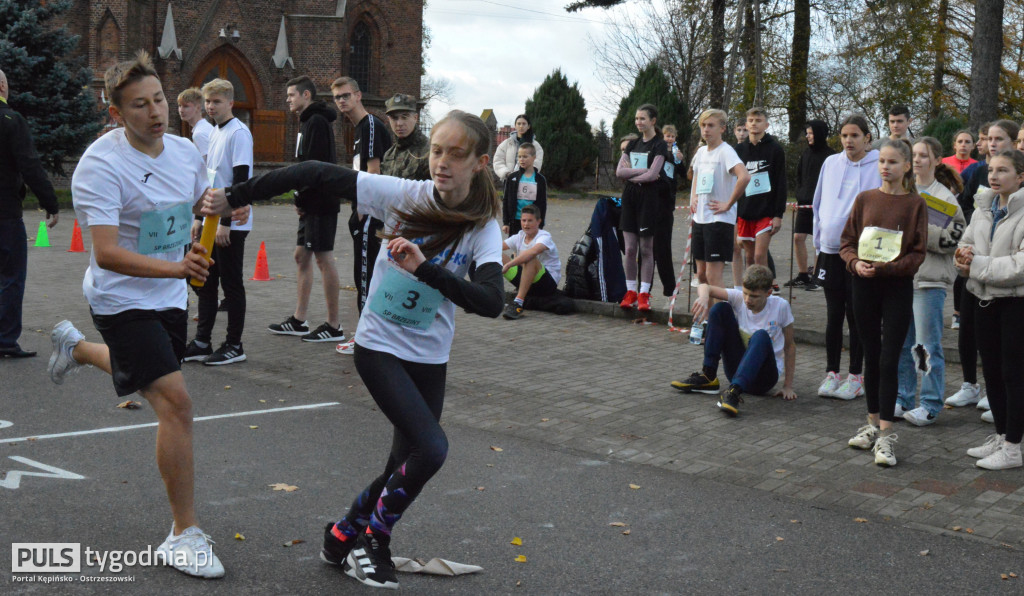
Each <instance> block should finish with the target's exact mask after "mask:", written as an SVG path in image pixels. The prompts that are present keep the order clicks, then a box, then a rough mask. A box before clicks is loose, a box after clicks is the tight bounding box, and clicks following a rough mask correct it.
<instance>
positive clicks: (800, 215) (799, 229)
mask: <svg viewBox="0 0 1024 596" xmlns="http://www.w3.org/2000/svg"><path fill="white" fill-rule="evenodd" d="M793 233H794V234H813V233H814V209H811V208H810V205H807V207H804V206H803V205H801V206H800V208H799V209H797V210H796V223H795V224H793Z"/></svg>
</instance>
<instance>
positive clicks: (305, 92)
mask: <svg viewBox="0 0 1024 596" xmlns="http://www.w3.org/2000/svg"><path fill="white" fill-rule="evenodd" d="M288 108H289V109H290V110H291V111H292V112H295V113H296V114H298V115H299V122H300V123H301V126H300V127H299V136H298V138H297V139H296V141H295V159H296V160H298V161H311V160H312V161H322V162H326V163H331V164H333V163H337V161H338V153H337V149H336V148H335V144H334V130H333V129H332V123H333V122H334V121H335V120H336V119H337V118H338V114H337V112H335V111H334V109H333V108H331V107H329V106H328V105H327V104H326V103H324V102H323V100H319V99H316V85H315V84H314V83H313V81H312V80H310V78H309V77H306V76H302V77H296V78H294V79H292V80H290V81H288ZM340 210H341V199H340V198H339V197H337V196H332V195H324V194H323V193H322V192H320V191H318V190H317V189H313V188H309V189H305V190H303V191H302V192H296V193H295V211H296V212H297V213H298V214H299V233H298V237H297V240H296V245H295V264H296V266H297V268H298V270H297V272H296V276H295V277H296V280H297V282H298V283H297V284H296V285H297V286H298V297H297V298H298V299H297V300H296V302H295V312H294V313H293V314H292V315H291V316H290V317H288V318H287V319H285V320H284V321H283V322H281V323H275V324H273V325H270V326H269V327H268V328H267V329H268V330H269V331H270V332H271V333H276V334H278V335H301V336H302V341H308V342H332V341H345V332H344V331H343V330H342V328H341V318H340V315H339V314H338V286H339V282H338V268H337V266H335V264H334V237H335V236H336V235H337V232H338V211H340ZM314 257H315V258H316V266H317V267H318V268H319V269H320V277H321V278H323V283H324V299H325V301H326V302H327V320H326V321H325V322H324V323H323V324H322V325H320V326H319V327H317V328H316V329H313V330H310V328H309V322H308V321H307V320H306V310H307V309H308V308H309V296H310V294H312V293H313V262H312V261H313V258H314Z"/></svg>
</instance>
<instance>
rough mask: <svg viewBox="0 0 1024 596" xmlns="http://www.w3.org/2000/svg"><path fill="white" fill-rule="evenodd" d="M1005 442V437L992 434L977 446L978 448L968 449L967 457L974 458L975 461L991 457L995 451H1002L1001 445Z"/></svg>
mask: <svg viewBox="0 0 1024 596" xmlns="http://www.w3.org/2000/svg"><path fill="white" fill-rule="evenodd" d="M1005 441H1006V435H1000V434H997V433H993V434H991V435H989V436H988V437H987V438H986V439H985V442H984V443H982V444H981V445H980V446H978V447H971V448H970V449H968V450H967V455H969V456H971V457H974V458H977V459H982V458H986V457H988V456H990V455H992V454H993V453H995V452H996V451H999V450H1000V449H1002V448H1003V443H1004V442H1005Z"/></svg>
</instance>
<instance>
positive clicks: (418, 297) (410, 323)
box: [369, 265, 444, 329]
mask: <svg viewBox="0 0 1024 596" xmlns="http://www.w3.org/2000/svg"><path fill="white" fill-rule="evenodd" d="M443 299H444V297H443V296H441V292H438V291H437V290H435V289H434V288H432V287H430V286H428V285H427V284H425V283H423V282H421V281H419V280H417V279H414V278H413V277H412V276H410V275H409V274H407V273H405V272H404V271H401V270H400V269H398V268H397V267H395V266H394V265H389V266H388V268H387V270H386V271H385V272H384V277H383V278H382V279H381V283H380V286H379V287H378V288H377V291H376V292H375V293H374V294H373V296H372V297H371V298H370V304H369V307H370V310H371V311H373V312H375V313H377V314H378V315H380V316H382V317H384V320H386V321H388V322H389V323H394V324H395V325H402V326H403V327H413V328H415V329H427V328H429V327H430V326H431V325H432V324H433V323H434V317H435V316H436V315H437V309H438V307H439V306H440V305H441V301H442V300H443Z"/></svg>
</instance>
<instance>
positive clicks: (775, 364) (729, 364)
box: [672, 265, 796, 416]
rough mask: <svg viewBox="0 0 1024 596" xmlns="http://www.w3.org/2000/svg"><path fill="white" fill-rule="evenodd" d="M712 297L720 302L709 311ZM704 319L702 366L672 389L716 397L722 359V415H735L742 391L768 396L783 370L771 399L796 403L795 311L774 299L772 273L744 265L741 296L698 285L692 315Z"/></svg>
mask: <svg viewBox="0 0 1024 596" xmlns="http://www.w3.org/2000/svg"><path fill="white" fill-rule="evenodd" d="M711 299H715V300H722V301H723V302H719V303H718V304H715V305H714V306H712V307H711V308H710V312H709V310H708V305H709V304H710V302H711ZM705 315H707V319H708V326H707V330H706V331H705V332H704V337H705V343H704V366H703V368H702V369H701V370H699V371H697V372H695V373H693V374H691V375H690V376H689V377H688V378H687V379H686V380H685V381H672V386H673V387H675V388H676V389H679V390H681V391H684V392H686V393H690V392H692V391H696V392H700V393H712V394H713V393H718V392H719V383H718V361H719V360H722V359H724V361H725V376H726V377H727V378H728V379H729V382H730V385H729V388H728V389H726V390H724V391H721V392H720V393H719V398H718V407H719V409H721V410H722V411H723V412H725V413H726V414H728V415H730V416H735V415H736V414H738V413H739V404H740V403H741V402H742V401H743V399H742V397H741V396H742V394H744V393H753V394H760V395H764V394H767V393H769V392H770V391H771V389H772V387H774V386H775V383H776V382H778V380H779V375H780V374H782V372H783V370H785V373H786V376H785V382H784V384H783V386H782V390H781V391H778V392H776V393H775V395H781V396H782V398H783V399H785V400H793V399H796V393H795V392H794V391H793V372H794V368H795V365H796V345H795V344H794V343H793V311H792V310H790V308H789V303H788V302H786V300H785V299H783V298H780V297H779V296H773V295H772V272H771V270H770V269H768V268H767V267H765V266H763V265H751V266H750V267H748V268H747V270H746V271H745V272H744V273H743V291H742V292H741V291H739V290H732V289H728V290H727V289H725V288H718V287H714V286H710V285H708V284H701V285H700V287H699V288H698V289H697V300H696V301H695V302H694V303H693V317H694V320H695V321H699V320H701V319H703V318H704V316H705ZM783 363H785V366H783Z"/></svg>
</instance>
